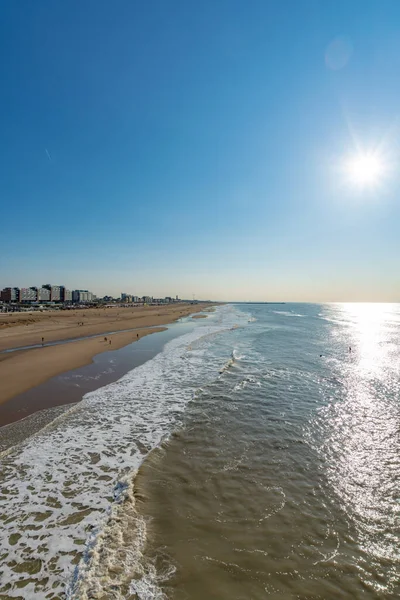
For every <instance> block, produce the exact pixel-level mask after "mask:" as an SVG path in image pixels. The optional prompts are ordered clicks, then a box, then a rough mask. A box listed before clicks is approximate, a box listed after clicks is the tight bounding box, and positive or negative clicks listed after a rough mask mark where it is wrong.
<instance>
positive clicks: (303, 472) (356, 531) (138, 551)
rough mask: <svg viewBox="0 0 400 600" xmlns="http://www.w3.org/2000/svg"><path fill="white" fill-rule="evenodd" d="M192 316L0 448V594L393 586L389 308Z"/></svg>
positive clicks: (395, 547)
mask: <svg viewBox="0 0 400 600" xmlns="http://www.w3.org/2000/svg"><path fill="white" fill-rule="evenodd" d="M207 315H208V316H207V318H206V319H199V320H197V321H189V319H186V323H188V326H187V327H186V329H185V328H184V329H183V330H182V335H179V336H178V337H175V338H173V339H170V341H168V342H167V343H166V344H165V345H164V347H163V349H162V351H161V352H160V353H158V354H157V355H156V356H154V357H153V358H151V359H150V360H148V361H147V362H144V363H143V364H141V365H140V366H138V367H136V368H135V369H132V370H130V371H129V372H128V373H127V374H126V375H124V376H123V377H122V378H121V379H120V380H119V381H117V382H115V383H111V384H109V385H106V386H105V387H102V388H100V389H98V390H96V391H94V392H90V393H88V394H86V395H85V397H84V399H83V400H82V402H80V403H78V404H74V405H72V406H71V407H68V409H66V410H65V411H63V412H61V413H60V414H59V416H57V418H56V419H54V420H53V421H52V422H50V423H48V424H47V425H46V426H45V427H44V428H42V429H41V430H40V431H39V432H37V433H36V434H35V435H33V436H31V437H29V438H28V439H27V440H26V441H24V442H22V443H18V444H17V445H15V446H14V447H12V448H11V449H9V450H7V451H6V452H3V453H2V454H1V455H0V479H1V485H0V519H1V525H0V536H1V540H0V541H1V544H0V553H1V564H0V598H1V599H2V600H9V599H16V598H19V599H24V600H31V599H32V600H39V599H40V600H43V599H48V600H56V599H59V600H61V599H63V600H88V599H97V600H106V599H107V600H108V599H110V600H122V599H123V600H153V599H154V600H155V599H156V600H208V599H210V600H213V599H215V600H217V599H218V600H249V599H252V600H258V599H265V598H268V599H273V600H275V599H276V600H278V599H279V600H281V599H282V600H283V599H284V600H291V599H298V600H330V599H332V600H333V599H337V598H341V599H347V598H348V599H358V598H359V599H360V600H361V599H363V600H370V599H371V600H372V599H382V598H385V599H392V598H393V599H394V598H398V597H399V596H400V581H399V575H400V540H399V531H400V529H399V526H400V488H399V484H400V402H399V400H400V306H399V305H390V304H324V305H316V304H281V305H278V304H277V305H273V304H253V305H251V304H234V305H224V306H219V307H217V308H216V309H215V311H214V312H210V313H207ZM155 335H157V334H155ZM150 337H152V336H150ZM137 344H140V342H137Z"/></svg>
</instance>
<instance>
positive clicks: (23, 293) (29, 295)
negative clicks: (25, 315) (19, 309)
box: [19, 287, 37, 302]
mask: <svg viewBox="0 0 400 600" xmlns="http://www.w3.org/2000/svg"><path fill="white" fill-rule="evenodd" d="M19 301H20V302H36V301H37V288H36V287H29V288H21V290H20V293H19Z"/></svg>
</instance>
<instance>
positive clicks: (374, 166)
mask: <svg viewBox="0 0 400 600" xmlns="http://www.w3.org/2000/svg"><path fill="white" fill-rule="evenodd" d="M346 171H347V174H348V177H349V179H350V182H351V183H352V184H354V185H357V186H369V187H372V186H374V185H377V184H378V183H379V182H380V180H381V179H382V177H383V175H384V172H385V166H384V164H383V161H382V160H381V159H380V158H379V157H378V156H375V155H373V154H359V155H358V156H354V157H353V158H352V159H350V160H349V161H348V162H347V165H346Z"/></svg>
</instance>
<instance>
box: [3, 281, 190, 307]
mask: <svg viewBox="0 0 400 600" xmlns="http://www.w3.org/2000/svg"><path fill="white" fill-rule="evenodd" d="M193 300H194V298H193ZM99 301H110V302H112V301H121V302H122V303H126V304H132V303H133V304H138V303H139V304H140V303H142V304H151V303H157V304H164V303H172V302H179V301H180V299H179V297H178V295H175V296H163V297H157V298H154V297H153V296H149V295H143V296H138V295H135V294H130V293H126V292H121V293H120V295H119V296H111V295H104V296H97V295H96V294H94V293H93V292H91V291H89V290H87V289H73V290H70V289H68V288H66V287H65V286H64V285H52V284H49V283H48V284H43V285H41V286H30V287H16V286H14V287H10V286H9V287H4V288H2V289H1V288H0V303H5V304H13V303H15V304H33V303H35V304H39V303H53V304H54V303H56V304H90V303H93V302H99Z"/></svg>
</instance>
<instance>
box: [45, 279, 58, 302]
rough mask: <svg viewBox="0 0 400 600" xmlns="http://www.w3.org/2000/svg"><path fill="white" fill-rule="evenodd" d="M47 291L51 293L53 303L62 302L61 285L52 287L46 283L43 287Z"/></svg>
mask: <svg viewBox="0 0 400 600" xmlns="http://www.w3.org/2000/svg"><path fill="white" fill-rule="evenodd" d="M42 287H44V288H45V289H46V290H49V292H50V300H51V301H52V302H61V288H62V287H63V286H61V285H51V284H50V283H45V284H43V285H42Z"/></svg>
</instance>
